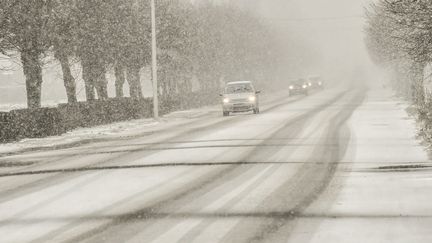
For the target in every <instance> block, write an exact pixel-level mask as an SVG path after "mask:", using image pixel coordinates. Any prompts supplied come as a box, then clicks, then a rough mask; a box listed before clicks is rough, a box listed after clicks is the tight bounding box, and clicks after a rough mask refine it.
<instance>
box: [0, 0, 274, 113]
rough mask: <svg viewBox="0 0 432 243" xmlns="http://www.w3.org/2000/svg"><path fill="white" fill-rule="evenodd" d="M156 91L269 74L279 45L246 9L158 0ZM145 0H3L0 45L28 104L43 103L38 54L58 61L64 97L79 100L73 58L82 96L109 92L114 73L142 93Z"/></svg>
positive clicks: (133, 92) (146, 57)
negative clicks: (16, 68)
mask: <svg viewBox="0 0 432 243" xmlns="http://www.w3.org/2000/svg"><path fill="white" fill-rule="evenodd" d="M156 5H157V6H156V8H157V29H158V31H157V40H158V61H159V62H158V65H159V72H160V73H159V76H160V82H159V83H160V87H159V90H160V95H161V96H162V98H165V99H169V98H170V97H173V96H182V95H186V94H187V93H188V92H192V80H193V79H196V80H198V81H199V84H200V85H199V86H200V88H201V89H202V90H205V91H214V92H217V90H218V89H219V85H220V82H221V80H224V79H244V78H249V79H251V78H256V79H260V78H263V77H267V78H271V74H272V71H273V70H272V69H274V66H275V65H276V64H275V60H276V58H275V55H276V54H277V45H274V40H272V38H271V36H272V34H271V30H270V29H269V28H268V27H267V26H266V25H264V24H263V23H261V21H260V20H259V18H257V17H256V16H254V15H252V14H251V13H248V12H244V11H241V10H239V9H237V8H235V7H233V6H230V5H224V4H220V3H219V4H213V3H211V2H210V1H199V3H195V4H192V3H189V2H187V1H181V0H156ZM150 41H151V22H150V1H148V0H26V1H21V0H2V1H1V2H0V53H1V54H3V55H8V56H17V57H19V58H20V61H21V63H22V67H23V71H24V74H25V78H26V90H27V103H28V107H29V108H38V107H40V106H41V92H42V90H41V87H42V82H43V77H42V68H43V65H44V59H45V58H46V57H48V56H53V57H55V59H56V60H57V61H58V62H59V63H60V66H61V69H62V72H63V82H64V86H65V89H66V94H67V98H68V102H69V103H74V102H77V97H76V83H75V80H74V77H73V76H72V71H71V61H72V60H74V61H79V62H80V65H81V69H82V79H83V80H84V82H85V91H86V99H87V100H88V101H91V100H95V99H100V100H105V99H107V98H108V92H107V90H108V88H107V78H106V74H107V72H108V71H109V70H114V73H115V78H116V81H115V86H116V87H115V88H116V96H117V97H122V96H123V95H124V94H123V86H124V85H125V83H126V82H127V83H128V86H129V90H130V96H131V97H133V98H141V97H142V95H143V94H142V88H141V82H140V70H141V69H142V68H143V67H146V66H148V65H150V61H151V49H150V48H151V46H150Z"/></svg>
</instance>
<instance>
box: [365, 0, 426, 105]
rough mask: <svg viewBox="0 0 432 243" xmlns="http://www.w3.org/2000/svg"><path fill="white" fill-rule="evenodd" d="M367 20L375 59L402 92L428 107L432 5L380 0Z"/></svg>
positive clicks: (371, 48) (374, 5) (415, 101)
mask: <svg viewBox="0 0 432 243" xmlns="http://www.w3.org/2000/svg"><path fill="white" fill-rule="evenodd" d="M367 16H368V25H367V27H366V33H367V45H368V48H369V50H370V53H371V56H372V57H373V59H374V60H375V62H376V63H378V64H380V65H381V66H383V67H385V68H387V69H388V70H389V71H391V73H392V81H393V84H394V86H395V87H396V88H397V90H398V91H400V92H401V93H402V94H405V95H406V96H407V97H409V98H412V100H413V101H414V103H415V104H417V105H419V106H422V105H424V103H425V101H426V100H425V92H424V84H423V80H424V75H423V73H424V69H425V67H426V66H427V65H428V64H429V63H431V61H432V1H431V0H414V1H400V0H379V1H377V2H376V3H374V4H372V5H371V6H370V7H369V8H368V10H367Z"/></svg>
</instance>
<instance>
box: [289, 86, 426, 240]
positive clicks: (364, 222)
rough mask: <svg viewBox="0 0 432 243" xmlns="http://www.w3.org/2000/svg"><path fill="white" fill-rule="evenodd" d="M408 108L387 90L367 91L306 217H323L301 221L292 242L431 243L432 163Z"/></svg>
mask: <svg viewBox="0 0 432 243" xmlns="http://www.w3.org/2000/svg"><path fill="white" fill-rule="evenodd" d="M408 106H409V105H408V104H407V103H406V102H404V101H403V100H401V99H398V98H397V97H395V96H394V95H393V92H392V91H390V90H383V89H372V90H370V91H369V92H368V96H367V98H366V100H365V102H364V103H363V104H362V105H361V106H360V107H359V108H358V109H357V110H356V111H355V112H354V114H353V116H352V117H351V119H350V120H349V121H348V124H347V125H348V127H349V130H350V133H351V134H350V136H349V137H350V142H349V144H348V149H347V152H346V154H345V156H344V158H343V159H342V161H341V162H340V166H339V169H338V172H337V173H336V176H335V177H334V179H333V181H332V182H331V183H330V185H329V186H328V187H327V189H326V191H325V192H324V193H323V194H322V195H321V196H320V200H318V201H316V202H315V203H314V204H312V205H311V206H310V207H309V208H308V209H307V210H306V212H305V215H320V216H322V217H309V218H308V217H306V218H304V219H301V220H300V222H299V223H298V224H299V225H302V226H303V228H299V230H298V231H297V230H295V231H294V233H293V236H292V238H291V239H290V240H292V241H293V242H305V241H306V239H305V238H304V237H306V238H307V242H312V243H313V242H317V243H318V242H319V243H322V242H347V243H361V242H371V243H375V242H376V243H378V242H399V243H405V242H425V243H426V242H432V235H431V234H430V232H431V231H430V229H431V225H432V220H431V218H430V212H432V204H431V203H430V201H431V200H432V197H431V195H432V193H431V192H432V190H431V188H432V180H431V179H432V170H431V169H432V162H431V160H430V158H429V157H428V153H427V151H426V148H425V147H424V146H423V145H421V141H420V140H419V139H418V138H417V136H416V122H415V120H414V118H413V117H411V116H409V115H408V113H407V111H406V108H407V107H408ZM407 225H410V227H406V226H407ZM305 227H306V228H309V230H310V232H308V233H310V234H305V232H304V228H305ZM302 229H303V230H302ZM371 236H373V237H371Z"/></svg>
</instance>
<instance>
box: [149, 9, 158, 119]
mask: <svg viewBox="0 0 432 243" xmlns="http://www.w3.org/2000/svg"><path fill="white" fill-rule="evenodd" d="M150 1H151V21H152V81H153V117H154V118H155V119H158V118H159V100H158V95H159V92H158V80H157V42H156V6H155V0H150Z"/></svg>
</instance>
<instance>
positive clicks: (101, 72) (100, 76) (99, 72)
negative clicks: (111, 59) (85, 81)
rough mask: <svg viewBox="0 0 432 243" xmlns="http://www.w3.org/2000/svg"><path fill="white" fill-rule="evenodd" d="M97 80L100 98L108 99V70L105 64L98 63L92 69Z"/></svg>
mask: <svg viewBox="0 0 432 243" xmlns="http://www.w3.org/2000/svg"><path fill="white" fill-rule="evenodd" d="M92 72H93V74H94V77H95V79H94V80H95V81H96V91H97V95H98V98H99V99H100V100H107V99H108V82H107V79H106V76H105V74H106V70H105V67H104V66H103V65H97V66H95V67H94V69H93V70H92Z"/></svg>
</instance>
